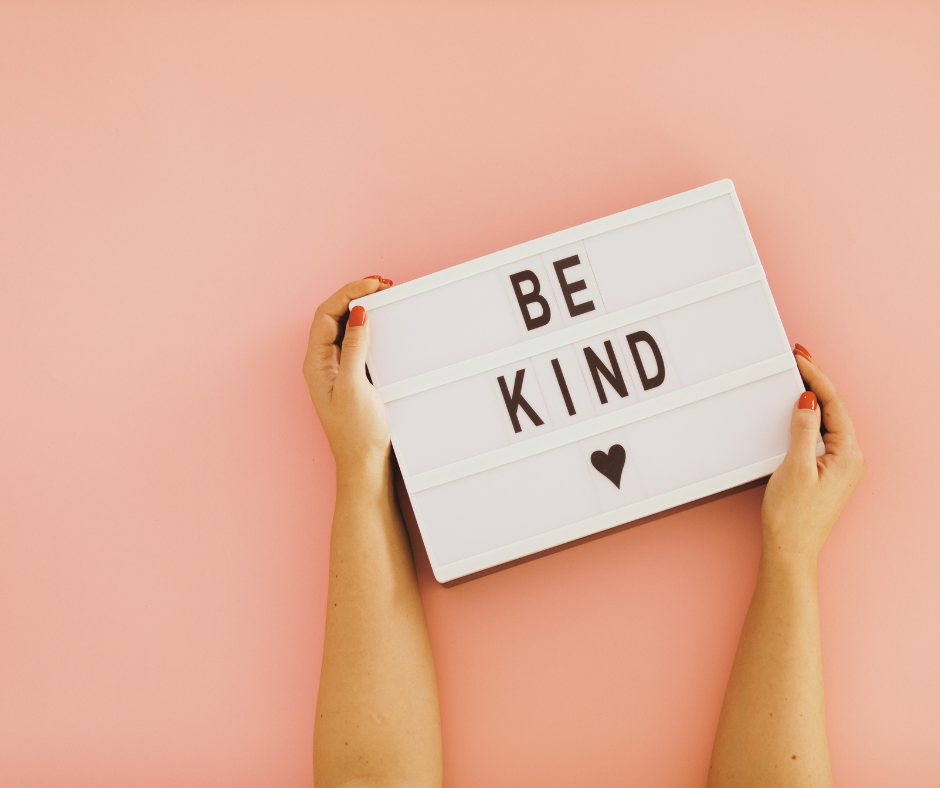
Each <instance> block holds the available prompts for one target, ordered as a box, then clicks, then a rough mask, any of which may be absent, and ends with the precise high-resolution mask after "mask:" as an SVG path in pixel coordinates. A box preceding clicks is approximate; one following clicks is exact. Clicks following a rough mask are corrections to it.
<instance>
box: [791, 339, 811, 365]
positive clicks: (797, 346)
mask: <svg viewBox="0 0 940 788" xmlns="http://www.w3.org/2000/svg"><path fill="white" fill-rule="evenodd" d="M795 347H796V349H797V350H799V351H800V352H801V353H803V354H804V355H805V357H806V358H808V359H809V360H810V361H812V360H813V354H812V353H810V352H809V351H808V350H807V349H806V348H805V347H803V346H802V345H801V344H800V343H799V342H797V343H796V345H795Z"/></svg>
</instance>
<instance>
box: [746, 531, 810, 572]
mask: <svg viewBox="0 0 940 788" xmlns="http://www.w3.org/2000/svg"><path fill="white" fill-rule="evenodd" d="M818 559H819V553H818V551H816V550H811V549H801V548H796V547H792V546H788V545H784V544H781V543H780V542H777V541H774V540H772V539H767V538H765V539H764V540H763V542H762V544H761V555H760V562H761V568H762V569H771V570H774V571H785V572H799V573H801V574H810V575H813V576H815V575H816V571H817V566H818Z"/></svg>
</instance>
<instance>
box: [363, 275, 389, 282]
mask: <svg viewBox="0 0 940 788" xmlns="http://www.w3.org/2000/svg"><path fill="white" fill-rule="evenodd" d="M362 278H363V279H378V280H379V281H380V282H384V281H385V280H384V279H383V278H382V277H381V276H379V275H378V274H372V276H364V277H362Z"/></svg>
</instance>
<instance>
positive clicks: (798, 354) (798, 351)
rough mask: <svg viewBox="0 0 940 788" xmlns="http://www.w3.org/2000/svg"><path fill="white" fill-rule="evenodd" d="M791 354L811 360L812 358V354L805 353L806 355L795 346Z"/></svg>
mask: <svg viewBox="0 0 940 788" xmlns="http://www.w3.org/2000/svg"><path fill="white" fill-rule="evenodd" d="M793 355H794V356H802V357H803V358H805V359H806V360H807V361H812V360H813V358H812V356H807V355H806V354H805V353H804V352H803V351H802V350H800V349H799V348H797V349H796V350H794V351H793Z"/></svg>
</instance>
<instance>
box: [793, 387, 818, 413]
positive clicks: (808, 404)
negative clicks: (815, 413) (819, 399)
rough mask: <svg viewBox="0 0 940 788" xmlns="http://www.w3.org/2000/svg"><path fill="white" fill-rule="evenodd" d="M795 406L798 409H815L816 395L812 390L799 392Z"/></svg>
mask: <svg viewBox="0 0 940 788" xmlns="http://www.w3.org/2000/svg"><path fill="white" fill-rule="evenodd" d="M797 407H798V408H799V409H800V410H816V395H815V394H813V392H812V391H804V392H803V393H802V394H800V402H799V404H798V405H797Z"/></svg>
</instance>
